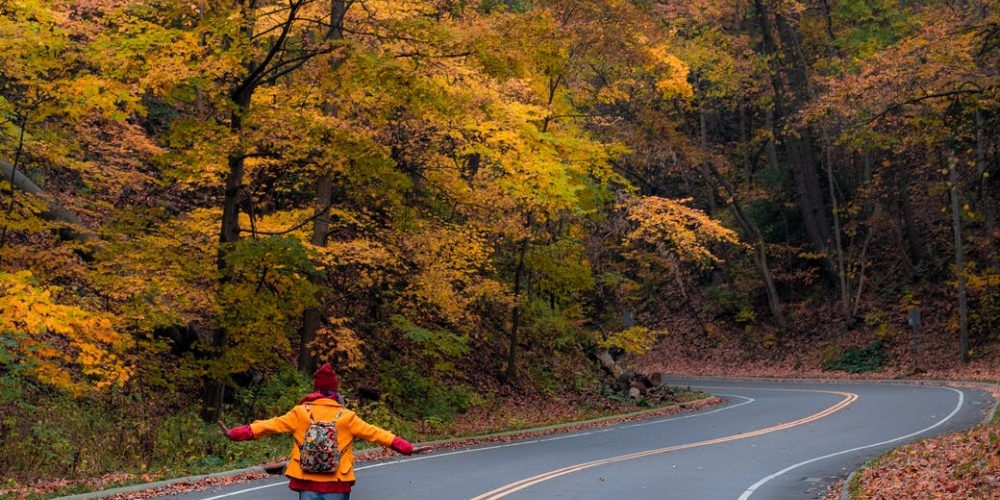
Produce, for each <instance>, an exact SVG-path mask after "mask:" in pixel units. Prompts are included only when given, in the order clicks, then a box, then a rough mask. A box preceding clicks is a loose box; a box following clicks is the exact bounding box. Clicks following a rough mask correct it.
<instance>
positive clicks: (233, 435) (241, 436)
mask: <svg viewBox="0 0 1000 500" xmlns="http://www.w3.org/2000/svg"><path fill="white" fill-rule="evenodd" d="M229 439H232V440H233V441H249V440H251V439H253V430H251V429H250V426H249V425H242V426H240V427H234V428H232V429H229Z"/></svg>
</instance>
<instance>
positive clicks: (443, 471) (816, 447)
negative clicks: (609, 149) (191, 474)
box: [169, 380, 994, 500]
mask: <svg viewBox="0 0 1000 500" xmlns="http://www.w3.org/2000/svg"><path fill="white" fill-rule="evenodd" d="M667 383H668V384H670V385H673V386H681V387H688V386H690V387H691V388H696V389H702V390H704V391H706V392H710V393H713V394H716V395H718V396H721V397H723V398H725V399H726V404H724V405H721V406H716V407H712V408H709V409H705V410H702V411H692V412H689V413H683V414H680V415H674V416H671V417H668V418H660V419H655V420H646V421H640V422H634V423H629V424H623V425H618V426H615V427H608V428H601V429H594V430H590V431H583V432H576V433H570V434H560V435H553V436H549V437H546V438H541V439H533V440H528V441H519V442H514V443H508V444H505V445H501V446H486V447H479V448H470V449H462V450H449V451H443V450H442V451H435V452H431V453H429V454H427V455H417V456H412V457H400V458H396V459H392V460H389V461H385V462H380V463H371V464H362V465H359V466H358V468H357V476H358V484H357V485H356V486H355V487H354V491H353V492H352V493H351V498H352V500H366V499H370V500H391V499H401V500H402V499H406V500H412V499H435V500H499V499H505V500H535V499H573V500H588V499H594V500H597V499H600V500H606V499H616V498H628V499H630V500H633V499H634V500H642V499H657V500H749V499H753V500H801V499H815V498H817V497H819V496H822V495H823V494H825V492H826V491H827V488H828V486H829V485H830V484H831V483H833V482H835V481H837V480H838V479H843V478H845V477H847V475H848V474H850V473H851V472H852V471H854V470H856V469H857V468H859V467H860V466H861V465H863V464H864V463H865V462H866V461H868V460H870V459H872V458H874V457H876V456H878V455H880V454H882V453H884V452H886V451H888V450H889V449H892V448H895V447H897V446H899V445H901V444H903V443H906V442H910V441H914V440H918V439H920V438H923V437H928V436H933V435H939V434H945V433H949V432H953V431H956V430H959V429H963V428H968V427H971V426H974V425H976V424H978V423H980V422H982V421H983V419H984V418H985V417H986V416H987V414H988V413H989V411H990V410H992V407H993V405H994V401H993V398H992V396H990V395H989V394H988V393H987V392H985V391H982V390H978V389H968V388H953V387H943V386H934V385H909V384H891V383H801V382H794V383H792V382H764V381H749V382H745V381H708V380H669V381H667ZM169 498H171V499H185V500H196V499H197V500H216V499H222V498H226V499H239V500H264V499H269V500H270V499H277V500H294V499H296V498H297V494H296V493H295V492H293V491H291V490H289V489H288V486H287V481H285V480H283V479H281V478H274V479H271V480H266V481H259V482H254V483H247V484H242V485H233V486H230V487H226V488H223V489H217V490H213V491H204V492H200V493H192V494H187V495H174V496H171V497H169Z"/></svg>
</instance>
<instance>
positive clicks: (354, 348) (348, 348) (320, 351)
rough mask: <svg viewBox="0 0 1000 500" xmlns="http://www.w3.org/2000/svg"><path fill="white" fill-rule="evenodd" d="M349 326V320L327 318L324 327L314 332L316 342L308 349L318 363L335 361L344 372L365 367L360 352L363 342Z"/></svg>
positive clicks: (362, 354)
mask: <svg viewBox="0 0 1000 500" xmlns="http://www.w3.org/2000/svg"><path fill="white" fill-rule="evenodd" d="M349 324H350V319H349V318H335V317H331V318H327V319H326V325H324V326H323V327H321V328H320V329H319V330H317V331H316V340H314V341H313V343H312V344H310V345H309V346H308V347H309V349H310V350H311V351H312V353H313V354H314V355H315V356H316V357H317V359H319V360H320V361H323V362H325V361H335V362H336V363H337V366H338V367H339V368H343V369H345V370H361V369H364V367H365V356H364V352H363V351H362V350H361V349H362V347H364V345H365V342H364V341H363V340H361V338H360V337H358V332H356V331H354V329H352V328H351V327H350V326H348V325H349ZM327 325H328V326H327ZM331 354H332V356H331Z"/></svg>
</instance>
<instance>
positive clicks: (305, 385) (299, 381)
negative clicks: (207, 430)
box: [229, 365, 312, 422]
mask: <svg viewBox="0 0 1000 500" xmlns="http://www.w3.org/2000/svg"><path fill="white" fill-rule="evenodd" d="M250 375H252V377H251V379H250V382H249V383H248V384H247V385H246V386H245V387H237V388H236V389H235V390H234V391H233V402H232V403H231V404H230V405H229V409H230V412H229V413H230V414H231V415H233V416H234V417H235V418H237V419H238V420H239V421H240V422H250V421H252V420H259V419H265V418H271V417H273V416H276V415H281V414H283V413H285V412H286V411H288V410H289V409H290V408H292V407H293V406H295V405H296V404H298V402H299V400H300V399H302V396H304V395H306V394H309V393H311V392H312V377H311V376H310V375H308V374H305V373H303V372H301V371H299V370H297V369H296V368H295V367H294V366H291V365H284V366H282V368H281V369H280V370H279V371H278V372H277V373H274V374H272V375H270V376H266V375H263V374H259V373H257V372H251V373H250ZM258 377H259V378H258Z"/></svg>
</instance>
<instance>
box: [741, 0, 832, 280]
mask: <svg viewBox="0 0 1000 500" xmlns="http://www.w3.org/2000/svg"><path fill="white" fill-rule="evenodd" d="M754 7H755V10H756V13H757V19H758V22H759V23H760V31H761V41H762V50H763V52H764V53H765V54H766V55H769V56H771V57H770V58H769V61H770V64H771V70H770V73H771V86H772V88H773V90H774V106H773V108H774V120H773V128H771V132H772V134H773V136H774V137H775V139H776V140H777V142H778V143H779V144H782V145H784V150H785V153H786V156H787V159H788V164H789V168H791V170H792V174H793V176H794V178H795V192H796V195H797V197H798V202H799V209H800V210H801V212H802V219H803V220H802V224H803V226H804V229H805V232H806V237H807V239H808V241H809V244H810V246H811V247H812V249H813V251H814V252H816V253H817V254H819V255H821V256H822V261H821V262H822V264H823V271H824V273H825V274H826V275H827V276H828V277H829V278H830V279H831V280H832V281H834V282H836V281H837V279H838V278H837V273H836V270H835V267H836V266H835V265H834V263H833V260H832V259H831V257H830V255H829V252H828V250H829V248H828V246H829V245H828V242H829V241H830V239H831V234H830V225H829V222H828V220H827V218H826V209H825V205H824V203H823V195H822V190H821V188H820V182H819V174H818V173H817V162H816V158H815V154H814V152H813V140H812V138H811V136H810V135H809V133H808V131H807V130H799V131H798V133H796V134H788V135H786V134H783V133H782V128H783V122H784V119H785V118H786V117H788V116H791V115H792V114H794V113H795V111H796V110H797V109H798V108H799V107H800V106H801V103H802V102H803V101H804V100H805V99H806V97H807V96H808V95H809V93H810V92H811V89H810V88H809V81H808V76H807V73H806V66H805V64H804V63H803V62H802V61H801V57H800V56H799V54H798V53H797V52H796V47H797V41H796V40H795V37H794V32H793V31H792V28H791V26H790V25H789V23H788V22H787V21H786V20H785V19H784V17H783V16H781V15H779V14H777V13H775V14H774V23H773V24H772V22H771V12H770V10H769V9H768V7H767V6H766V5H765V4H764V2H763V0H754ZM775 29H776V32H777V34H778V36H779V37H780V40H781V42H782V44H781V46H780V47H779V44H778V41H777V40H776V39H775V38H774V33H775ZM781 61H784V63H782V62H781ZM796 62H798V64H795V63H796ZM783 64H785V65H788V64H790V65H792V68H791V70H790V71H789V70H786V68H785V66H784V65H783Z"/></svg>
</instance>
